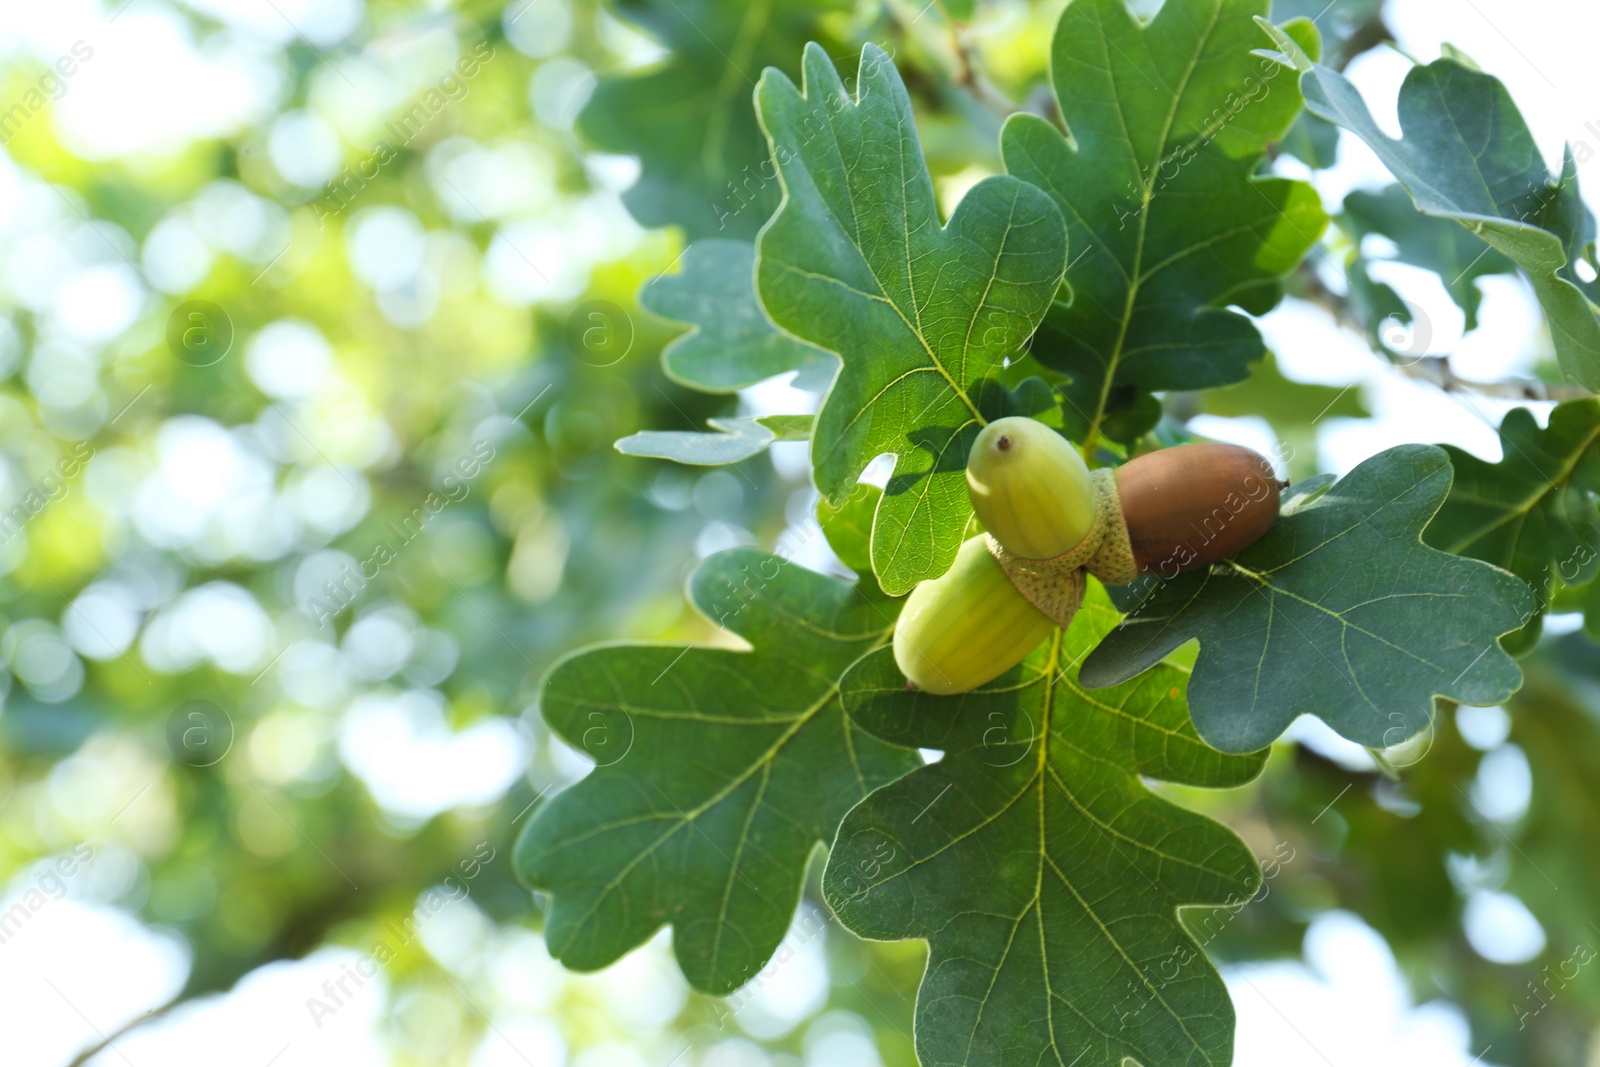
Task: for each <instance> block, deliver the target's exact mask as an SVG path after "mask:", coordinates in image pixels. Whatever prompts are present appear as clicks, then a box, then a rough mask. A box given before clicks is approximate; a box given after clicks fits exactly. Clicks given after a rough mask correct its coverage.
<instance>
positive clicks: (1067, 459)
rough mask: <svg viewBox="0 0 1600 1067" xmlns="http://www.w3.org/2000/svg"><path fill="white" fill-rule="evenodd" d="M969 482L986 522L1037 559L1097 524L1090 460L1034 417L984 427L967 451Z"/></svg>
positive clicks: (1005, 541)
mask: <svg viewBox="0 0 1600 1067" xmlns="http://www.w3.org/2000/svg"><path fill="white" fill-rule="evenodd" d="M967 490H968V493H969V494H970V495H971V497H972V507H973V510H974V511H976V512H977V513H978V521H979V522H981V523H983V526H984V529H986V530H988V531H989V533H991V534H993V535H994V539H995V540H996V541H999V542H1000V543H1001V544H1002V545H1004V546H1005V547H1006V549H1007V550H1008V551H1010V552H1012V553H1013V554H1015V555H1018V556H1025V557H1027V558H1029V559H1050V558H1051V557H1053V556H1059V555H1061V553H1063V552H1066V551H1068V550H1069V549H1071V548H1073V547H1075V546H1076V545H1077V544H1078V542H1080V541H1082V540H1083V538H1084V536H1085V535H1086V534H1088V532H1089V529H1090V527H1091V526H1092V525H1093V524H1094V505H1095V493H1094V487H1093V485H1092V484H1091V483H1090V481H1089V468H1088V467H1086V466H1084V463H1083V458H1082V457H1081V456H1079V455H1078V450H1077V449H1075V448H1073V447H1072V445H1071V444H1070V443H1069V442H1068V441H1067V439H1066V438H1065V437H1062V436H1061V435H1060V434H1058V433H1056V432H1055V431H1054V430H1052V429H1051V428H1050V427H1048V426H1046V425H1045V424H1044V423H1042V422H1038V421H1036V420H1034V419H1029V418H1022V417H1020V416H1012V417H1011V418H1005V419H996V420H995V421H994V422H991V423H990V424H989V425H987V426H985V427H984V428H983V432H982V433H980V434H978V439H977V441H975V442H973V445H972V454H971V455H970V456H969V457H968V458H967Z"/></svg>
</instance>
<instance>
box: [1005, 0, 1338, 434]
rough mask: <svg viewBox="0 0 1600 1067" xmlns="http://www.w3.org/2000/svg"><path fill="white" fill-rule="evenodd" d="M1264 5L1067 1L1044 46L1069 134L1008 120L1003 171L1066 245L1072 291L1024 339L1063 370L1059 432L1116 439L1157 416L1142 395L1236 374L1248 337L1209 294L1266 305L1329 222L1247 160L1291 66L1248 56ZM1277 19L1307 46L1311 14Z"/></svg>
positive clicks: (1285, 121) (1254, 347)
mask: <svg viewBox="0 0 1600 1067" xmlns="http://www.w3.org/2000/svg"><path fill="white" fill-rule="evenodd" d="M1266 10H1267V0H1168V2H1167V3H1166V4H1165V5H1164V6H1163V7H1162V8H1161V11H1160V13H1159V14H1158V15H1157V16H1156V17H1155V19H1154V20H1153V21H1152V22H1150V23H1149V24H1147V25H1146V24H1142V23H1140V22H1139V21H1138V20H1137V19H1136V18H1135V17H1134V16H1133V15H1132V14H1130V13H1129V11H1128V9H1127V6H1126V5H1125V4H1124V3H1123V0H1078V2H1076V3H1073V4H1072V5H1071V6H1069V7H1068V8H1067V9H1066V11H1065V12H1064V13H1063V14H1062V16H1061V21H1060V23H1059V25H1058V26H1057V28H1056V36H1055V43H1054V47H1053V51H1052V59H1051V71H1052V74H1053V77H1054V81H1055V93H1056V98H1057V100H1058V101H1059V103H1060V106H1061V114H1062V117H1063V118H1064V119H1065V121H1066V125H1067V129H1068V131H1069V135H1068V136H1063V135H1062V134H1061V132H1060V131H1059V130H1057V129H1056V128H1055V127H1054V126H1052V125H1050V123H1048V122H1046V121H1045V120H1044V119H1041V118H1038V117H1036V116H1032V115H1015V116H1013V117H1012V118H1011V119H1010V120H1008V121H1007V123H1006V126H1005V130H1004V132H1003V134H1002V138H1001V147H1002V151H1003V153H1004V155H1005V162H1006V169H1007V170H1008V171H1010V172H1011V173H1012V174H1015V175H1017V176H1018V177H1020V178H1023V179H1025V180H1027V181H1030V182H1032V183H1034V184H1035V185H1037V186H1039V187H1040V188H1042V189H1044V190H1045V191H1046V192H1048V193H1049V194H1050V195H1051V196H1052V197H1053V198H1054V199H1055V200H1056V202H1057V203H1058V204H1059V205H1060V206H1061V210H1062V214H1063V215H1064V216H1065V218H1066V220H1067V229H1068V235H1069V241H1070V243H1071V245H1072V248H1073V249H1074V252H1073V259H1072V266H1071V268H1070V269H1069V271H1068V281H1069V283H1070V284H1071V286H1072V301H1071V303H1070V304H1067V303H1059V302H1058V303H1056V304H1055V305H1054V306H1053V307H1052V308H1051V310H1050V315H1049V318H1048V319H1047V328H1046V329H1045V330H1043V331H1041V332H1040V335H1039V337H1038V338H1036V340H1035V342H1034V344H1033V347H1032V350H1033V354H1034V356H1035V357H1036V358H1038V360H1039V362H1041V363H1043V364H1044V365H1045V366H1047V367H1051V368H1053V369H1055V370H1058V371H1060V372H1062V373H1063V374H1066V375H1067V376H1068V377H1069V378H1070V379H1071V384H1070V385H1069V386H1068V387H1066V388H1065V392H1066V395H1067V398H1068V401H1069V403H1068V405H1067V409H1066V415H1067V420H1068V423H1067V432H1068V434H1069V435H1071V436H1073V437H1077V438H1080V439H1082V440H1085V441H1087V442H1092V441H1094V440H1095V439H1096V438H1098V437H1100V436H1102V435H1103V436H1111V437H1114V438H1115V439H1120V440H1124V441H1126V440H1131V439H1133V438H1134V437H1137V436H1138V435H1139V434H1141V433H1143V432H1144V431H1145V430H1148V429H1149V427H1150V426H1151V425H1153V424H1154V419H1155V417H1156V415H1158V414H1159V409H1158V408H1156V407H1155V406H1154V404H1153V401H1151V400H1150V399H1149V394H1150V393H1151V392H1154V391H1158V390H1165V389H1202V388H1207V387H1210V386H1215V385H1224V384H1226V383H1228V382H1236V381H1239V380H1241V379H1243V378H1244V377H1245V375H1246V373H1247V372H1248V364H1249V363H1250V361H1252V360H1256V359H1260V358H1261V353H1262V351H1263V346H1262V342H1261V336H1260V334H1258V333H1257V332H1256V329H1255V327H1254V326H1253V325H1251V323H1250V321H1249V320H1248V319H1246V318H1245V317H1244V316H1242V315H1239V314H1237V313H1235V312H1232V311H1228V310H1225V307H1224V306H1225V305H1227V304H1229V303H1234V302H1236V301H1240V300H1243V299H1246V294H1249V296H1250V299H1251V300H1252V301H1253V302H1255V303H1256V305H1257V308H1258V309H1259V308H1260V307H1261V306H1262V305H1270V303H1271V302H1272V301H1274V300H1275V299H1276V292H1275V289H1273V288H1271V287H1272V286H1274V285H1275V283H1276V280H1277V279H1278V278H1279V277H1280V276H1281V275H1283V274H1285V273H1286V272H1288V271H1289V270H1291V269H1293V268H1294V266H1295V265H1296V264H1297V263H1299V262H1300V260H1301V259H1302V258H1303V257H1304V256H1305V254H1306V252H1307V251H1308V250H1309V249H1310V248H1311V247H1312V246H1313V245H1314V244H1315V243H1316V241H1317V238H1318V237H1319V236H1321V234H1322V231H1323V228H1324V227H1325V226H1326V225H1327V215H1326V214H1325V213H1324V212H1323V210H1322V205H1321V201H1320V200H1319V199H1318V197H1317V194H1316V192H1315V190H1313V189H1312V188H1311V187H1310V186H1309V185H1306V184H1304V183H1302V182H1295V181H1288V180H1286V179H1281V178H1265V177H1259V176H1258V175H1257V173H1256V172H1257V171H1258V169H1259V168H1260V165H1261V160H1262V156H1263V153H1264V152H1265V149H1266V146H1267V144H1268V142H1270V141H1272V140H1274V139H1276V138H1279V137H1281V136H1283V134H1284V133H1285V131H1287V130H1288V129H1289V127H1290V125H1291V124H1292V123H1293V122H1294V119H1295V116H1296V115H1297V114H1298V113H1299V111H1300V95H1299V92H1298V90H1297V89H1296V87H1295V86H1294V84H1293V79H1292V78H1289V77H1284V76H1282V75H1280V74H1279V73H1278V72H1277V71H1276V70H1275V69H1274V64H1272V63H1271V62H1270V61H1265V60H1262V59H1260V58H1259V57H1256V56H1254V55H1252V54H1251V50H1252V49H1253V48H1255V47H1256V46H1257V45H1259V44H1260V43H1261V32H1260V30H1259V29H1258V28H1257V27H1256V26H1255V24H1254V23H1253V22H1252V21H1251V16H1253V15H1259V14H1264V13H1265V12H1266ZM1293 31H1294V32H1295V33H1298V34H1300V35H1301V37H1302V38H1303V39H1304V40H1305V43H1306V45H1307V47H1310V48H1312V49H1313V50H1314V49H1315V47H1316V32H1315V30H1314V29H1312V28H1311V27H1310V24H1309V23H1305V22H1299V23H1296V24H1295V26H1294V27H1293Z"/></svg>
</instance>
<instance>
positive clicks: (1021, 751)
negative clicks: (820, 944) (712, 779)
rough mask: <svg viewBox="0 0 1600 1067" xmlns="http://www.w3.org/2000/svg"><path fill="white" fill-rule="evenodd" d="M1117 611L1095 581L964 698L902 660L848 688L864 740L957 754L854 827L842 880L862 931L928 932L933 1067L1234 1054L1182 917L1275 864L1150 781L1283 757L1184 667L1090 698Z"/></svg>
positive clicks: (1193, 779) (1210, 974)
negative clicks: (1203, 719)
mask: <svg viewBox="0 0 1600 1067" xmlns="http://www.w3.org/2000/svg"><path fill="white" fill-rule="evenodd" d="M1116 619H1117V614H1116V612H1115V610H1113V609H1112V607H1111V605H1110V603H1109V601H1108V600H1107V598H1106V595H1105V592H1104V590H1102V589H1101V588H1100V586H1099V585H1098V583H1095V582H1092V581H1091V582H1090V585H1089V594H1088V597H1087V599H1086V601H1085V605H1084V607H1083V609H1082V610H1081V611H1080V612H1079V614H1078V616H1077V618H1076V619H1075V620H1074V622H1073V625H1072V628H1071V629H1070V630H1069V631H1068V632H1066V633H1065V634H1063V633H1062V632H1061V631H1057V632H1056V635H1055V637H1054V638H1052V639H1051V640H1050V641H1048V642H1046V643H1045V644H1044V645H1042V646H1041V647H1040V648H1039V649H1038V650H1037V651H1036V652H1035V653H1034V654H1033V655H1032V656H1031V657H1030V658H1029V659H1028V660H1027V661H1025V662H1024V663H1023V664H1022V665H1021V666H1020V667H1018V668H1015V669H1013V670H1012V671H1010V672H1008V673H1007V674H1006V675H1004V676H1002V677H1001V678H999V679H997V680H995V681H994V682H991V683H989V684H988V685H986V686H984V687H982V688H980V689H978V690H975V691H973V692H971V693H966V694H962V695H960V696H953V697H937V696H931V695H929V694H927V693H921V692H908V691H907V688H906V684H905V679H904V677H902V676H901V674H900V672H899V671H898V670H897V669H896V667H895V665H894V658H893V655H892V653H891V652H890V651H889V650H883V651H880V652H875V653H873V654H872V655H870V656H868V657H867V658H865V659H863V660H862V661H861V662H860V663H858V664H856V666H855V667H853V668H851V670H850V673H849V674H847V675H846V676H845V679H844V682H843V695H844V700H845V704H846V706H847V707H848V708H849V711H850V714H851V716H852V717H853V718H854V719H855V720H856V721H857V722H858V723H860V724H861V726H863V727H864V728H865V729H866V730H868V731H869V732H871V733H872V734H874V735H876V736H878V737H881V738H883V739H884V740H886V741H889V742H892V743H894V744H899V745H919V746H924V747H931V748H938V749H941V750H943V752H944V756H943V758H942V759H941V760H940V761H939V762H938V763H934V764H931V765H929V766H926V767H922V768H919V769H918V770H916V771H914V772H912V773H911V774H910V775H908V776H907V777H905V778H902V779H901V780H899V781H897V782H895V783H893V784H892V785H888V786H885V787H884V788H882V789H880V790H878V791H877V792H875V793H873V794H872V795H871V796H869V797H868V798H867V799H866V800H864V801H863V802H862V803H861V804H859V805H858V806H857V807H856V808H855V809H854V810H852V811H851V812H850V814H849V815H848V816H846V818H845V820H844V824H843V825H842V826H841V827H840V830H839V837H838V840H837V842H836V843H835V845H834V848H833V853H832V855H831V857H830V858H829V861H828V867H827V871H826V873H825V875H824V877H823V893H824V896H825V897H826V899H827V901H828V903H829V904H830V905H831V906H832V908H833V909H834V911H835V912H836V913H837V914H838V916H839V918H840V920H841V921H842V922H843V923H844V924H845V925H846V926H848V927H849V928H850V929H851V930H854V931H855V932H856V933H858V934H860V935H861V936H863V937H869V938H877V939H901V938H924V939H926V940H927V942H928V951H929V955H928V965H927V970H926V972H925V973H924V975H923V980H922V988H921V991H920V992H919V994H918V997H917V1010H916V1045H917V1055H918V1058H919V1060H920V1061H921V1063H922V1064H923V1065H924V1067H946V1065H956V1064H959V1065H963V1067H980V1065H982V1067H988V1065H992V1064H1011V1063H1030V1064H1033V1063H1052V1064H1058V1065H1066V1064H1073V1065H1075V1067H1121V1065H1122V1064H1123V1063H1124V1059H1125V1057H1131V1058H1132V1059H1134V1060H1137V1061H1138V1062H1139V1063H1144V1064H1169V1063H1173V1064H1175V1063H1207V1064H1226V1063H1228V1062H1230V1059H1231V1051H1232V1045H1233V1007H1232V1004H1231V1003H1230V1002H1229V999H1228V993H1227V990H1226V988H1225V987H1224V986H1223V983H1222V980H1221V978H1220V977H1219V976H1218V975H1217V972H1216V970H1215V969H1214V968H1213V967H1212V966H1211V964H1210V962H1209V961H1208V960H1207V959H1206V958H1205V956H1204V954H1203V952H1202V951H1201V949H1200V947H1199V945H1198V944H1197V942H1196V940H1195V938H1194V937H1193V936H1192V935H1191V934H1190V933H1189V932H1188V931H1187V930H1186V929H1185V927H1184V926H1183V925H1182V924H1181V923H1180V922H1179V920H1178V909H1179V908H1181V907H1188V906H1193V905H1204V904H1211V905H1230V906H1234V907H1239V906H1242V905H1243V903H1244V902H1245V901H1247V900H1248V899H1249V898H1250V897H1251V896H1252V895H1253V894H1254V892H1255V890H1256V888H1257V886H1258V885H1259V884H1260V877H1261V875H1260V870H1259V868H1258V866H1257V864H1256V862H1255V860H1254V859H1253V858H1252V856H1251V855H1250V852H1249V850H1248V849H1246V848H1245V846H1244V843H1243V842H1241V841H1240V840H1239V839H1238V838H1237V837H1235V836H1234V835H1233V833H1232V832H1231V831H1230V830H1228V829H1227V828H1225V827H1223V826H1221V825H1219V824H1217V823H1215V822H1213V821H1211V820H1210V819H1207V818H1205V817H1203V816H1200V815H1197V814H1195V813H1193V812H1189V811H1185V810H1183V809H1182V808H1179V807H1177V806H1175V805H1173V804H1171V803H1169V802H1168V801H1166V800H1163V799H1161V798H1159V797H1157V796H1155V795H1154V794H1152V793H1151V792H1150V791H1149V790H1148V789H1147V788H1146V787H1145V785H1144V783H1143V782H1142V780H1141V777H1142V776H1148V777H1151V778H1160V779H1164V780H1167V781H1174V782H1184V783H1188V784H1192V785H1200V786H1210V787H1220V786H1231V785H1239V784H1241V783H1243V782H1246V781H1249V780H1250V779H1251V778H1253V777H1254V776H1255V775H1256V774H1257V773H1258V772H1259V771H1260V769H1261V766H1262V764H1263V763H1264V761H1265V757H1266V754H1265V753H1255V754H1252V755H1245V756H1229V755H1224V754H1222V753H1220V752H1217V751H1215V750H1214V749H1211V748H1209V747H1208V746H1207V745H1206V744H1205V743H1204V742H1203V741H1201V740H1200V738H1199V737H1198V736H1197V735H1196V734H1195V732H1194V728H1193V727H1192V726H1191V725H1190V723H1189V719H1188V713H1187V709H1186V707H1185V704H1184V698H1183V689H1184V684H1185V675H1186V672H1185V671H1183V670H1182V669H1180V668H1177V667H1173V666H1170V665H1165V664H1164V665H1161V666H1159V667H1157V668H1156V669H1154V670H1152V671H1150V672H1148V673H1147V674H1145V675H1143V676H1141V677H1139V678H1138V679H1135V680H1133V681H1130V682H1127V683H1125V684H1123V685H1121V686H1118V687H1116V688H1115V689H1112V690H1109V691H1105V692H1089V691H1087V690H1086V689H1084V688H1083V686H1082V685H1081V683H1080V682H1079V680H1078V678H1077V670H1076V663H1077V662H1078V661H1079V660H1080V659H1081V658H1082V656H1083V654H1084V653H1086V652H1087V651H1088V650H1089V649H1090V648H1092V647H1094V644H1095V642H1096V641H1097V640H1099V639H1100V637H1101V636H1102V635H1104V634H1105V633H1106V632H1107V631H1108V630H1110V629H1111V627H1112V626H1114V625H1115V623H1116Z"/></svg>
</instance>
